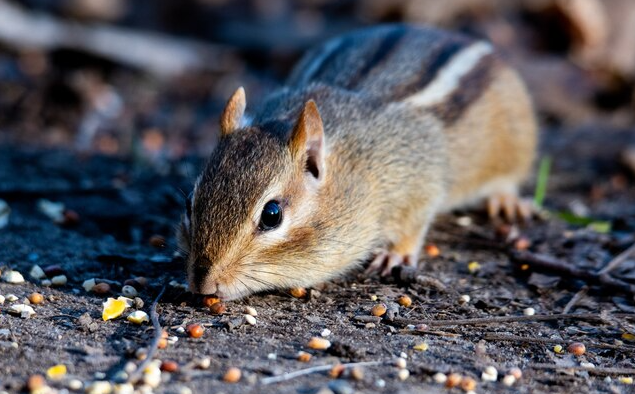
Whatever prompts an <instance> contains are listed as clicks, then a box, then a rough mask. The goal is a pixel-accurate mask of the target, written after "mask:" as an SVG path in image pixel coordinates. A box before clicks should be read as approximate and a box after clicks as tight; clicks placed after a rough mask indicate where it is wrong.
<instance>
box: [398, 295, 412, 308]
mask: <svg viewBox="0 0 635 394" xmlns="http://www.w3.org/2000/svg"><path fill="white" fill-rule="evenodd" d="M397 303H398V304H399V305H401V306H403V307H405V308H409V307H410V305H412V298H410V297H408V296H407V295H402V296H401V297H399V298H398V299H397Z"/></svg>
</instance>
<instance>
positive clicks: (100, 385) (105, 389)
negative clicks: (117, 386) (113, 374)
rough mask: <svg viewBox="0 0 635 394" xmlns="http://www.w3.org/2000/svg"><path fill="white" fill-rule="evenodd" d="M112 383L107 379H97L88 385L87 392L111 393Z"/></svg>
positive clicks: (96, 393) (93, 393) (92, 393)
mask: <svg viewBox="0 0 635 394" xmlns="http://www.w3.org/2000/svg"><path fill="white" fill-rule="evenodd" d="M111 392H112V385H111V384H110V382H109V381H107V380H96V381H94V382H92V383H91V384H90V386H88V387H86V393H87V394H110V393H111Z"/></svg>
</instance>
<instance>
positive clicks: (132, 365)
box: [123, 361, 137, 374]
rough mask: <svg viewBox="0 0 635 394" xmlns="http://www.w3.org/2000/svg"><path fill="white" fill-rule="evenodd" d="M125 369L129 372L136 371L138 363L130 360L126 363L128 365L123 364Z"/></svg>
mask: <svg viewBox="0 0 635 394" xmlns="http://www.w3.org/2000/svg"><path fill="white" fill-rule="evenodd" d="M123 370H124V371H125V372H126V373H127V374H131V373H133V372H134V371H136V370H137V364H135V363H133V362H132V361H128V362H127V363H126V365H124V366H123Z"/></svg>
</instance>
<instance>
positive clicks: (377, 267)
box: [366, 250, 417, 276]
mask: <svg viewBox="0 0 635 394" xmlns="http://www.w3.org/2000/svg"><path fill="white" fill-rule="evenodd" d="M397 266H406V267H416V266H417V257H416V256H415V255H401V254H398V253H395V252H389V251H387V250H386V251H381V252H379V253H378V254H377V256H376V257H375V258H374V259H373V261H372V262H371V263H370V265H369V266H368V268H367V269H366V273H367V274H372V273H375V272H380V275H381V276H388V275H390V274H391V272H392V269H393V268H395V267H397Z"/></svg>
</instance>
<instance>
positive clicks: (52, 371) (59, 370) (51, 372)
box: [46, 364, 66, 380]
mask: <svg viewBox="0 0 635 394" xmlns="http://www.w3.org/2000/svg"><path fill="white" fill-rule="evenodd" d="M65 375H66V365H64V364H57V365H54V366H52V367H51V368H49V369H47V370H46V376H48V378H49V379H51V380H60V379H61V378H63V377H64V376H65Z"/></svg>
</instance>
